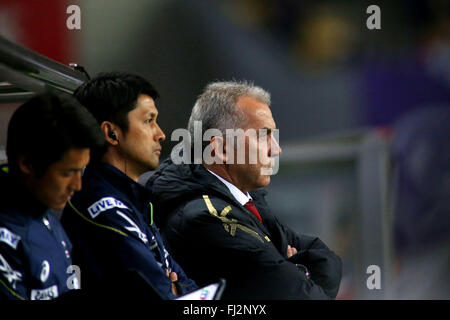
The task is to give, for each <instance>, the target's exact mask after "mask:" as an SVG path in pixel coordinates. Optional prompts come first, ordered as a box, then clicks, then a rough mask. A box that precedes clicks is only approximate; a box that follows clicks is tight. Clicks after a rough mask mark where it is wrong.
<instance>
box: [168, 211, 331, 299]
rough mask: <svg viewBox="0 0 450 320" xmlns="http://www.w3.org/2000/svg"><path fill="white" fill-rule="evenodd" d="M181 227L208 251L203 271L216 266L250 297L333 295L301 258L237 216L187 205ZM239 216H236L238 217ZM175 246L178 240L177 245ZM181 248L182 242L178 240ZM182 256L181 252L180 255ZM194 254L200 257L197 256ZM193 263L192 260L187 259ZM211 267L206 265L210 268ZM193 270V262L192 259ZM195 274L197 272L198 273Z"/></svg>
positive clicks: (199, 248)
mask: <svg viewBox="0 0 450 320" xmlns="http://www.w3.org/2000/svg"><path fill="white" fill-rule="evenodd" d="M183 216H184V219H183V222H182V223H181V225H179V226H178V227H179V229H178V231H179V232H180V233H182V234H184V237H185V238H186V239H189V238H191V239H190V241H194V243H195V245H196V250H195V251H197V252H203V254H204V258H203V259H208V260H207V262H204V263H202V262H197V263H196V264H195V268H198V269H199V270H198V271H199V272H203V273H208V272H209V270H208V268H213V269H214V270H215V271H216V272H219V274H221V275H224V277H225V278H226V279H227V278H228V279H227V283H230V282H229V280H231V279H232V281H231V282H232V283H230V285H231V286H234V287H235V288H236V287H239V290H235V292H238V291H239V294H240V296H238V297H237V296H233V298H236V297H237V298H241V297H242V298H246V299H267V298H270V299H330V298H332V297H331V296H329V295H328V294H327V293H326V292H325V290H324V288H322V287H321V285H320V284H319V283H316V282H315V281H314V280H311V279H307V278H306V275H305V273H304V272H303V271H302V270H299V269H298V268H297V266H296V265H295V263H293V262H291V261H288V260H287V258H286V257H284V256H282V255H281V254H280V253H279V252H278V250H277V249H276V248H275V246H274V245H273V243H272V242H271V241H270V239H268V238H266V237H265V236H264V235H263V234H258V232H257V231H256V230H255V229H252V228H250V227H248V226H243V225H241V224H239V222H238V221H236V220H235V219H223V217H222V218H220V216H219V214H218V215H217V216H215V215H213V214H211V212H208V210H204V209H203V210H199V207H198V206H196V205H193V204H192V203H191V205H187V206H186V207H185V208H184V210H183ZM233 220H234V221H233ZM171 245H172V244H171ZM174 245H175V246H176V247H178V248H180V244H177V243H174V244H173V245H172V247H173V246H174ZM176 256H177V255H176ZM192 259H195V258H194V257H192ZM182 263H183V266H184V263H186V264H187V263H189V262H188V261H186V260H184V261H182ZM205 266H206V267H205ZM191 270H192V264H191ZM194 279H195V277H194Z"/></svg>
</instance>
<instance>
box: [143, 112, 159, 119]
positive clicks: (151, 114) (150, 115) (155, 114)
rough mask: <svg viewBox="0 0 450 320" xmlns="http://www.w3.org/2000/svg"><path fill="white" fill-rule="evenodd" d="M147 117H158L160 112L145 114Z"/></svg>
mask: <svg viewBox="0 0 450 320" xmlns="http://www.w3.org/2000/svg"><path fill="white" fill-rule="evenodd" d="M145 116H149V117H152V118H153V117H157V116H158V111H149V112H146V113H145Z"/></svg>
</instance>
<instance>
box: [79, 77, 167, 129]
mask: <svg viewBox="0 0 450 320" xmlns="http://www.w3.org/2000/svg"><path fill="white" fill-rule="evenodd" d="M141 94H147V95H149V96H150V97H151V98H152V99H153V100H156V98H158V97H159V94H158V92H157V91H156V89H155V88H154V87H153V85H152V84H151V83H150V82H149V81H147V80H146V79H144V78H142V77H141V76H138V75H136V74H131V73H123V72H108V73H99V74H98V75H97V76H96V77H95V78H93V79H91V80H89V81H88V82H85V83H84V84H82V85H81V86H80V87H78V88H77V89H76V90H75V92H74V95H75V97H76V98H77V99H78V101H79V102H80V103H81V104H82V105H84V106H85V107H86V108H88V110H89V111H90V112H91V113H92V114H93V115H94V117H95V118H96V119H97V121H98V123H99V124H100V125H101V124H102V122H103V121H110V122H112V123H114V124H116V125H117V126H119V127H120V129H122V130H123V132H124V133H126V132H127V131H128V126H129V123H128V113H129V112H130V111H132V110H133V109H134V108H136V103H137V100H138V98H139V95H141Z"/></svg>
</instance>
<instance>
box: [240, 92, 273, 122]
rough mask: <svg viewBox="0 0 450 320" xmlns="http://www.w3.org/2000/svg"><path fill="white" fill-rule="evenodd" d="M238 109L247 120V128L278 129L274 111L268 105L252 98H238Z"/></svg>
mask: <svg viewBox="0 0 450 320" xmlns="http://www.w3.org/2000/svg"><path fill="white" fill-rule="evenodd" d="M237 107H238V108H239V109H240V111H241V112H242V113H243V114H244V116H245V118H246V119H247V124H246V127H247V128H255V129H261V128H269V129H275V128H276V126H275V121H274V119H273V116H272V111H271V110H270V108H269V106H268V105H267V104H266V103H264V102H261V101H259V100H257V99H255V98H252V97H248V96H243V97H239V98H238V100H237Z"/></svg>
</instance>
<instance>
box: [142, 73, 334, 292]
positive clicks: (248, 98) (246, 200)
mask: <svg viewBox="0 0 450 320" xmlns="http://www.w3.org/2000/svg"><path fill="white" fill-rule="evenodd" d="M269 106H270V94H269V93H268V92H266V91H265V90H263V89H262V88H260V87H257V86H255V85H253V84H251V83H247V82H234V81H233V82H215V83H211V84H209V85H208V86H207V88H206V89H205V91H204V92H203V93H202V94H201V95H200V96H199V98H198V99H197V101H196V103H195V105H194V108H193V110H192V113H191V117H190V119H189V124H188V129H189V131H190V133H191V141H193V142H194V143H193V149H194V153H195V149H197V148H196V145H201V144H202V140H203V139H204V137H207V136H208V137H211V138H210V139H209V140H208V141H207V143H208V144H207V146H208V147H209V153H210V155H211V158H210V159H207V158H206V157H205V155H208V152H207V149H206V148H205V151H204V152H203V151H202V152H200V154H202V155H203V157H204V158H203V159H202V160H203V161H197V160H198V159H197V157H196V156H195V155H194V161H195V162H197V163H194V164H192V163H184V164H183V163H182V164H175V163H174V162H175V161H173V160H172V159H167V160H166V161H164V162H163V163H162V165H161V167H160V168H159V170H158V171H156V172H155V173H154V174H153V175H152V176H151V177H150V179H149V180H148V182H147V187H148V188H149V189H151V190H152V194H153V197H154V199H155V203H157V205H158V209H159V210H161V211H163V212H164V213H165V214H164V215H160V216H159V219H160V221H159V224H160V226H161V228H162V232H163V235H164V236H165V238H166V240H167V242H168V243H169V245H170V249H171V250H172V252H173V254H174V256H175V257H176V259H177V260H178V261H180V263H181V264H182V265H183V267H184V268H185V270H186V272H188V273H189V274H190V275H191V277H192V278H193V279H194V280H195V281H196V282H197V283H198V284H199V285H202V284H204V283H208V282H210V281H212V280H213V279H216V278H218V277H222V278H225V279H226V280H227V290H226V291H225V292H224V297H223V298H224V299H332V298H335V297H336V295H337V292H338V289H339V284H340V279H341V261H340V258H339V257H338V256H337V255H336V254H335V253H334V252H333V251H331V250H330V249H329V248H328V247H327V246H326V245H325V244H324V243H323V242H322V241H321V240H320V239H319V238H317V237H312V236H306V235H297V234H296V233H295V232H294V231H292V230H290V229H289V227H287V226H285V225H283V224H282V223H281V222H280V221H278V219H277V218H276V216H275V215H274V213H272V210H271V209H270V208H269V206H268V204H267V203H266V201H265V197H264V196H265V192H266V191H264V190H263V189H261V188H263V187H265V186H267V185H268V184H269V183H270V179H271V175H272V174H273V173H274V170H275V159H276V157H278V156H279V155H280V154H281V152H282V150H281V147H280V145H279V144H278V141H277V140H276V131H277V129H276V125H275V121H274V119H273V117H272V113H271V111H270V108H269ZM198 123H200V128H202V129H203V132H200V134H196V128H198V127H199V126H198ZM234 138H237V140H238V143H237V145H236V144H235V143H234ZM200 139H201V140H200ZM172 154H176V152H173V153H172ZM240 154H241V155H243V156H242V157H240V156H239V155H240ZM255 156H257V157H255ZM252 157H253V159H254V161H252V160H251V159H252ZM186 158H187V159H189V158H190V157H186ZM211 160H212V161H211ZM177 161H178V160H177ZM203 257H207V258H206V259H204V258H203Z"/></svg>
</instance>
